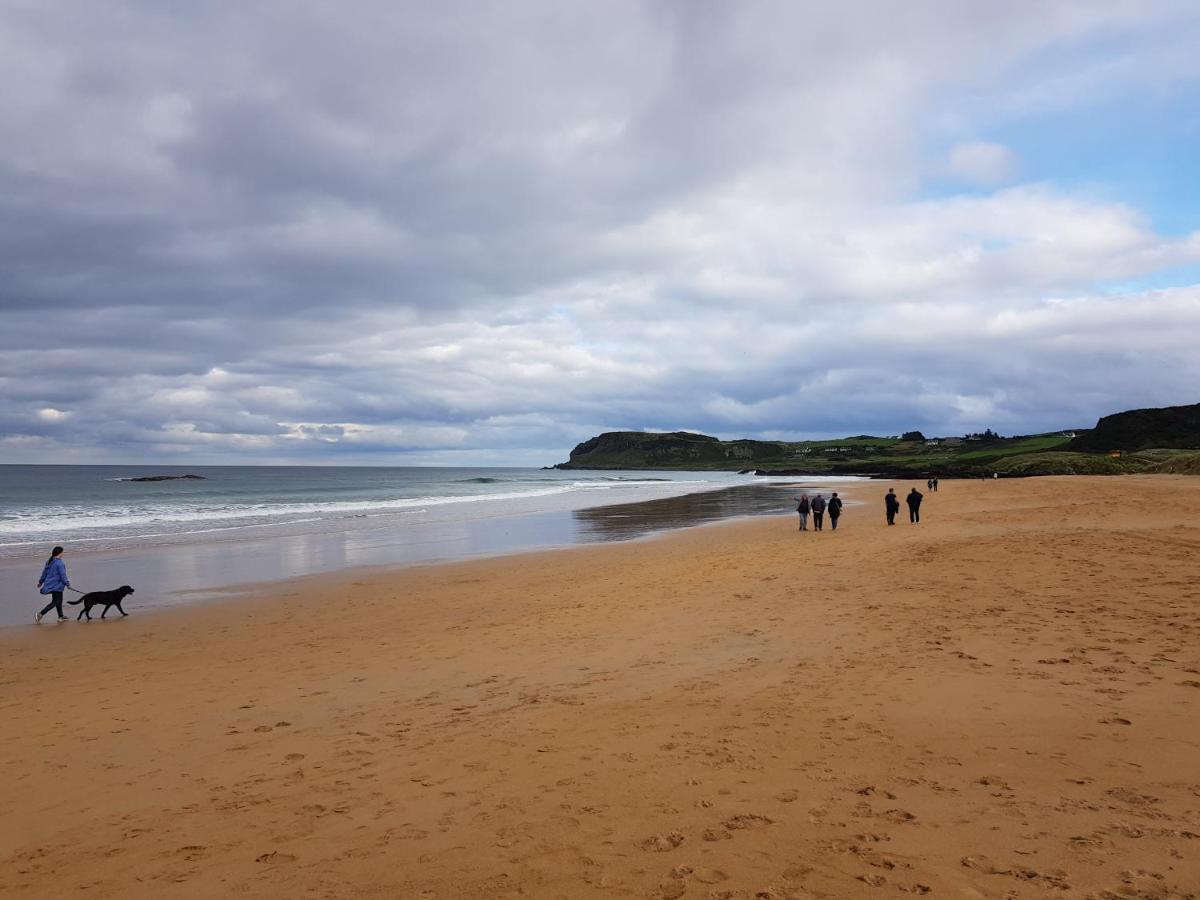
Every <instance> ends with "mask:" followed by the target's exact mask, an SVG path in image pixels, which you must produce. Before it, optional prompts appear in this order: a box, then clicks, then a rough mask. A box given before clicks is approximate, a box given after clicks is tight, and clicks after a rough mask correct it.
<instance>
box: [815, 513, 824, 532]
mask: <svg viewBox="0 0 1200 900" xmlns="http://www.w3.org/2000/svg"><path fill="white" fill-rule="evenodd" d="M824 521H825V513H824V512H823V511H822V512H817V511H815V510H814V511H813V528H815V529H816V530H817V531H820V530H821V523H822V522H824Z"/></svg>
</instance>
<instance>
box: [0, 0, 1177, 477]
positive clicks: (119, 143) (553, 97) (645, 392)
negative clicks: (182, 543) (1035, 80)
mask: <svg viewBox="0 0 1200 900" xmlns="http://www.w3.org/2000/svg"><path fill="white" fill-rule="evenodd" d="M118 7H119V13H120V14H119V15H117V14H114V12H113V11H112V9H111V8H102V7H99V6H97V5H95V4H89V3H82V2H80V3H75V4H54V5H52V6H47V5H44V4H32V3H28V4H16V5H10V7H9V8H7V9H6V11H5V12H4V13H0V77H3V78H5V80H6V81H7V82H8V83H10V84H24V85H29V87H28V89H27V90H26V92H25V93H23V94H17V93H10V94H8V95H5V98H4V99H3V100H0V122H4V123H6V124H5V126H4V127H5V131H6V133H5V134H4V135H3V137H4V138H5V140H4V141H3V142H0V274H2V276H3V277H0V316H2V317H3V329H0V350H2V351H3V355H2V356H0V386H2V387H3V390H4V399H3V402H2V403H0V439H3V438H5V437H11V438H18V437H19V438H20V440H19V441H10V442H9V443H8V444H0V459H4V458H6V456H5V454H9V456H8V457H7V458H13V459H16V458H17V454H19V453H24V452H28V451H27V450H25V449H13V448H18V447H26V448H27V447H28V446H31V445H30V444H28V441H30V440H32V441H48V442H51V443H50V444H49V446H50V451H48V452H51V453H61V454H64V458H67V457H66V456H65V454H73V455H72V456H71V457H70V458H73V459H78V458H80V456H81V455H83V454H87V453H89V452H90V453H92V454H94V455H96V456H105V458H108V459H112V458H142V457H144V456H147V455H153V454H155V453H170V454H182V455H184V456H187V455H188V454H192V455H193V456H192V457H191V458H201V457H203V458H212V459H227V460H228V459H250V460H279V459H287V458H297V459H301V458H303V459H311V458H316V457H320V458H330V457H336V458H346V459H368V460H380V459H383V460H388V459H392V460H400V461H402V460H405V459H420V460H422V461H425V462H429V461H436V460H437V459H439V458H441V459H457V458H464V456H465V455H471V454H474V458H475V459H483V458H488V455H489V454H491V457H490V458H492V459H494V460H495V461H498V462H503V461H506V460H520V461H523V462H529V461H534V460H532V459H531V458H530V454H533V453H544V452H545V450H546V448H551V449H553V448H561V449H560V450H558V451H557V452H554V453H553V454H552V458H550V459H546V458H544V457H543V458H541V459H538V460H537V461H538V462H552V461H556V459H557V458H561V457H563V456H564V455H565V452H566V450H568V449H569V448H570V446H572V445H573V444H574V443H576V442H577V441H579V440H582V439H584V438H586V437H588V436H590V434H591V433H592V432H593V431H596V430H600V429H602V428H606V427H649V428H667V429H670V428H678V427H691V428H698V429H700V430H704V431H708V432H710V433H717V434H722V435H725V436H737V435H740V434H750V435H753V434H767V433H780V434H789V435H792V436H798V435H799V434H804V433H824V434H838V433H845V432H849V431H853V432H862V431H880V430H889V429H890V430H896V429H899V428H901V427H908V426H910V425H911V426H914V427H923V428H929V429H933V430H937V429H953V430H968V429H970V428H976V427H985V426H992V427H1001V428H1009V427H1011V428H1012V429H1020V430H1032V429H1034V428H1037V427H1043V426H1044V427H1054V426H1055V425H1059V424H1071V425H1078V424H1081V423H1082V422H1086V421H1087V420H1089V419H1091V418H1094V417H1095V416H1096V415H1098V414H1101V413H1104V412H1109V411H1112V409H1114V408H1117V407H1120V406H1128V405H1136V404H1140V403H1154V402H1184V401H1187V400H1189V399H1191V398H1190V396H1189V395H1188V391H1189V390H1190V389H1191V386H1194V385H1195V384H1196V383H1197V382H1196V380H1195V375H1196V374H1197V373H1196V371H1195V364H1194V363H1190V362H1189V360H1190V358H1191V357H1190V356H1189V354H1190V348H1189V347H1187V346H1184V345H1181V344H1179V343H1178V341H1177V340H1176V338H1175V335H1177V334H1180V333H1187V332H1188V331H1189V330H1194V328H1195V326H1196V325H1197V324H1198V323H1200V313H1198V312H1197V308H1196V302H1195V299H1194V297H1193V296H1192V295H1191V294H1187V293H1186V292H1185V293H1183V294H1177V295H1174V296H1173V297H1170V298H1166V299H1163V298H1156V297H1155V296H1153V295H1149V294H1146V295H1141V294H1138V293H1137V292H1136V291H1134V292H1132V293H1131V295H1130V296H1129V298H1128V299H1127V300H1126V301H1124V304H1125V306H1126V307H1128V308H1129V309H1135V310H1137V316H1131V315H1127V314H1123V313H1122V312H1121V307H1122V301H1114V300H1110V299H1105V297H1104V295H1105V294H1106V293H1108V291H1109V287H1110V285H1111V283H1112V282H1114V281H1118V280H1127V279H1137V278H1139V277H1143V276H1148V275H1153V274H1154V273H1156V272H1160V271H1162V270H1164V269H1165V268H1168V267H1170V266H1173V265H1185V264H1188V263H1189V262H1194V261H1195V260H1197V259H1200V246H1198V245H1197V241H1198V240H1200V239H1198V238H1196V237H1194V236H1193V237H1192V238H1190V239H1188V238H1183V239H1180V238H1169V237H1164V236H1161V235H1158V234H1155V233H1154V230H1153V228H1152V227H1151V226H1150V225H1148V224H1146V222H1145V221H1144V218H1143V217H1142V216H1140V215H1139V214H1138V212H1137V210H1133V209H1128V208H1126V207H1123V206H1121V205H1120V204H1116V203H1106V202H1102V201H1100V200H1096V199H1094V198H1078V197H1073V196H1071V195H1069V194H1067V193H1065V192H1063V191H1062V190H1060V189H1058V188H1056V187H1055V186H1053V185H1042V186H1035V187H1030V186H1017V187H1015V188H1011V189H1009V190H1007V191H1000V192H998V193H994V194H988V195H985V196H983V197H979V198H969V199H956V198H933V199H921V194H920V190H921V177H922V173H923V172H927V171H928V170H929V167H930V164H929V162H928V161H926V160H923V159H922V153H923V147H924V145H925V144H926V143H927V142H928V141H929V138H930V135H929V133H928V131H927V128H926V126H925V125H923V123H925V122H926V121H931V120H936V119H937V116H938V114H939V111H941V112H946V114H947V115H950V114H951V113H953V114H954V115H956V116H958V117H959V118H960V119H961V120H962V121H966V122H969V121H972V120H974V119H978V118H980V117H983V116H985V114H983V113H980V112H979V111H978V110H974V109H972V110H971V111H970V115H967V114H964V113H963V111H962V109H961V107H960V106H959V103H960V99H959V98H960V97H961V95H963V94H964V93H967V94H969V93H971V92H973V91H974V92H979V94H980V96H986V97H991V98H996V97H999V98H1004V97H1007V96H1009V94H1010V93H1012V92H1014V91H1015V92H1017V93H1019V91H1020V90H1021V88H1022V80H1021V78H1020V77H1019V71H1018V72H1017V73H1016V75H1014V74H1013V73H1014V69H1015V67H1017V66H1019V65H1020V64H1021V63H1022V62H1025V61H1027V60H1028V59H1030V57H1031V56H1036V57H1037V59H1038V63H1039V66H1040V67H1041V68H1043V69H1046V70H1048V71H1050V72H1053V73H1056V74H1058V75H1060V76H1062V77H1061V78H1058V79H1057V80H1055V84H1056V86H1057V87H1056V89H1057V90H1058V91H1059V92H1060V95H1061V96H1062V97H1065V98H1067V99H1066V100H1063V101H1062V102H1064V103H1069V99H1070V98H1069V95H1070V92H1071V90H1072V88H1071V84H1072V82H1071V80H1070V78H1069V77H1068V76H1070V75H1071V73H1072V72H1073V71H1076V70H1078V69H1079V68H1081V67H1082V63H1077V62H1075V63H1073V62H1072V59H1071V58H1067V59H1066V60H1065V61H1059V62H1057V63H1056V62H1055V60H1054V59H1047V58H1046V57H1047V55H1050V56H1052V55H1053V54H1052V53H1050V49H1051V48H1054V47H1063V46H1066V47H1070V48H1072V52H1073V53H1075V54H1082V55H1086V54H1085V51H1086V49H1087V47H1088V46H1089V45H1090V43H1091V42H1095V41H1097V40H1100V39H1104V40H1108V41H1119V40H1120V37H1121V36H1122V35H1124V34H1134V35H1135V36H1136V37H1137V38H1138V40H1137V41H1130V42H1129V46H1128V47H1126V48H1125V50H1126V54H1127V56H1128V57H1129V58H1130V59H1135V60H1139V61H1141V62H1142V63H1144V64H1145V65H1146V67H1147V68H1148V69H1153V68H1154V65H1153V63H1154V49H1153V48H1154V46H1155V44H1154V39H1155V38H1156V36H1158V35H1160V34H1162V33H1164V32H1165V31H1167V30H1169V29H1170V28H1172V27H1175V28H1176V29H1177V30H1178V31H1180V32H1183V31H1187V30H1188V29H1190V28H1194V27H1195V25H1196V22H1195V16H1194V15H1193V14H1191V13H1189V10H1188V8H1187V7H1186V6H1181V5H1179V4H1175V3H1165V2H1164V3H1156V4H1139V5H1137V6H1136V7H1134V6H1132V5H1130V4H1126V3H1120V2H1112V3H1088V4H1080V3H1069V2H1064V3H1057V4H1052V5H1051V6H1050V7H1049V8H1047V7H1046V5H1045V4H1040V3H1019V4H1009V5H1005V6H1003V7H1000V6H986V7H985V6H980V5H979V4H974V5H973V4H962V3H956V2H950V0H945V2H926V3H918V4H915V5H914V4H909V5H907V6H905V7H903V8H901V7H896V6H895V5H893V4H871V3H867V4H850V5H849V6H845V7H814V6H813V5H811V4H808V5H796V4H791V3H774V4H772V3H768V4H761V5H754V6H749V7H748V6H737V5H728V4H718V3H691V2H687V3H684V2H658V3H655V2H623V3H614V4H602V5H596V4H587V3H566V4H563V3H550V2H544V3H514V4H503V5H501V6H492V5H486V4H479V5H474V6H470V5H469V6H466V7H463V6H454V7H447V8H445V9H442V8H438V9H434V8H433V7H429V6H428V5H415V4H390V3H388V4H385V3H352V4H349V5H347V6H344V7H339V8H337V9H336V10H335V9H334V8H333V7H325V6H321V5H319V4H301V5H296V4H282V3H265V4H254V5H248V6H247V5H243V6H237V7H230V6H227V5H222V4H203V3H201V4H191V5H188V6H186V7H180V8H173V7H172V8H168V7H164V6H162V5H160V4H147V3H132V2H130V3H124V4H119V5H118ZM4 51H8V52H4ZM1171 65H1172V68H1171V69H1170V71H1169V73H1168V74H1166V75H1163V76H1162V77H1168V78H1175V79H1181V78H1187V77H1191V76H1190V75H1189V74H1188V72H1187V70H1186V69H1180V68H1179V66H1178V61H1177V60H1176V61H1175V62H1173V63H1172V64H1171ZM1056 66H1057V68H1056ZM1126 70H1128V66H1125V67H1124V68H1123V69H1122V71H1126ZM1087 75H1088V77H1087V79H1086V82H1087V86H1086V90H1085V89H1084V88H1079V90H1080V91H1082V92H1083V93H1084V94H1085V95H1086V96H1085V100H1086V97H1092V96H1094V95H1095V85H1096V84H1097V79H1098V78H1099V79H1101V80H1102V73H1100V74H1098V73H1097V72H1095V71H1092V70H1091V69H1089V71H1088V73H1087ZM946 98H948V99H946ZM942 104H944V106H942ZM1016 106H1019V103H1017V101H1015V100H1014V101H1012V102H1011V103H1009V104H1008V105H1007V106H1005V111H1004V112H1003V113H1002V114H1003V115H1010V114H1012V109H1013V108H1015V107H1016ZM947 111H948V112H947ZM983 125H986V122H984V123H982V125H980V126H979V127H980V128H981V130H982V127H983ZM937 137H938V138H939V139H941V138H943V137H944V135H943V134H938V135H937ZM954 139H955V140H959V139H964V140H979V139H981V135H980V134H975V133H970V134H966V135H955V136H954ZM1015 149H1016V150H1017V152H1019V148H1015ZM1039 229H1040V231H1039ZM1030 234H1036V235H1037V238H1038V239H1037V240H1025V238H1026V237H1028V236H1029V235H1030ZM1039 241H1040V242H1039ZM1052 296H1065V297H1068V298H1072V297H1073V298H1080V299H1079V304H1078V305H1077V306H1074V307H1061V306H1055V305H1053V304H1051V303H1050V300H1051V297H1052ZM1139 317H1140V318H1139ZM1168 369H1170V370H1171V371H1174V372H1176V373H1177V375H1179V377H1177V378H1176V379H1175V380H1174V381H1173V382H1168V381H1167V380H1165V379H1164V378H1163V377H1162V372H1163V371H1166V370H1168ZM1100 372H1108V373H1115V374H1119V375H1120V378H1119V379H1118V378H1113V379H1111V381H1109V382H1108V383H1107V384H1104V385H1103V386H1098V381H1097V375H1098V373H1100ZM1189 379H1190V380H1189ZM45 407H52V408H54V409H61V410H64V411H65V412H66V413H68V416H67V417H66V418H65V419H63V420H61V421H57V422H56V421H50V420H48V419H47V418H46V417H45V416H39V414H38V410H39V409H42V408H45ZM1063 418H1066V419H1068V420H1069V421H1068V422H1063V421H1061V420H1062V419H1063ZM89 442H90V443H89ZM45 446H46V445H43V444H39V445H38V447H39V449H38V450H37V451H36V455H37V457H38V458H41V457H42V456H44V454H45V453H46V452H47V451H46V450H45ZM439 453H443V454H445V455H444V456H442V457H439V456H438V454H439ZM122 454H125V457H122Z"/></svg>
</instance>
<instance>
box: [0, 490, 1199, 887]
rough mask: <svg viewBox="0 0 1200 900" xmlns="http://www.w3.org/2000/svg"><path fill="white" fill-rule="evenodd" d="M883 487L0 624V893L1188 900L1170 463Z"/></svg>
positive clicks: (1195, 546)
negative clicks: (752, 511) (202, 600)
mask: <svg viewBox="0 0 1200 900" xmlns="http://www.w3.org/2000/svg"><path fill="white" fill-rule="evenodd" d="M907 487H908V486H907V485H901V486H900V492H901V493H903V492H904V491H905V490H906V489H907ZM883 490H884V487H883V486H882V485H874V484H872V485H869V486H866V487H863V488H860V489H859V494H860V496H862V497H863V498H864V499H869V500H870V505H869V506H866V507H856V508H852V509H849V510H848V512H847V515H846V516H845V517H844V519H843V525H842V528H841V529H840V530H839V531H838V532H837V533H836V534H835V533H831V532H829V531H828V530H827V531H826V532H825V533H822V534H814V533H808V534H797V533H796V531H795V517H791V518H782V517H781V518H771V519H764V520H754V521H748V522H737V523H731V524H726V525H721V526H715V527H708V528H700V529H693V530H690V531H687V532H683V533H677V534H672V535H670V536H667V537H665V538H660V539H655V540H651V541H644V542H639V543H635V544H625V545H610V546H600V547H590V548H583V549H576V550H567V551H557V552H550V553H542V554H533V555H526V556H519V557H511V558H507V559H500V560H491V561H483V562H469V563H457V564H453V565H443V566H430V567H422V568H416V569H410V570H403V571H394V572H374V573H370V574H368V575H365V576H363V575H361V574H359V575H342V576H337V577H322V578H317V579H307V580H304V581H302V582H295V583H289V584H287V585H282V586H279V587H278V588H276V589H274V590H272V591H268V592H267V596H264V597H263V598H261V599H258V600H251V601H239V602H236V603H234V602H228V603H219V604H213V605H208V606H205V607H202V608H194V609H188V610H181V611H175V612H168V613H162V614H157V615H140V616H139V615H137V610H136V604H134V605H133V607H134V615H133V616H131V617H130V618H128V619H124V620H120V621H115V622H114V621H109V622H105V623H102V624H101V623H93V624H91V625H86V626H85V625H76V624H73V623H72V624H70V625H63V626H47V625H43V626H40V627H38V628H34V627H33V626H32V625H31V626H29V627H26V628H20V629H9V630H8V633H7V634H4V635H3V637H0V648H2V651H3V654H4V657H3V658H4V665H3V672H2V674H0V682H2V683H0V723H3V724H2V728H3V731H2V734H3V739H2V743H0V785H2V787H0V821H2V825H0V829H2V830H0V863H2V864H0V895H3V896H4V897H56V898H57V897H120V898H127V897H155V898H157V897H197V898H211V897H225V896H235V895H240V896H247V897H352V896H354V897H416V898H435V897H436V898H473V897H510V896H522V897H568V898H576V897H584V898H587V897H626V896H629V897H663V898H673V897H688V898H722V897H746V898H783V897H884V896H896V895H899V896H906V895H912V894H932V895H936V896H943V897H1044V896H1053V897H1112V898H1115V897H1144V898H1160V897H1161V898H1166V897H1198V896H1200V753H1198V752H1197V751H1198V749H1200V746H1198V745H1200V716H1198V715H1197V713H1198V712H1200V579H1198V564H1197V558H1198V557H1197V551H1200V527H1198V525H1197V518H1196V510H1197V509H1200V479H1195V478H1193V479H1188V478H1185V477H1166V476H1164V477H1130V478H1109V479H1086V478H1069V479H1065V478H1064V479H1060V478H1044V479H1028V480H1021V481H1001V482H954V481H944V482H943V483H942V490H941V491H940V492H939V493H937V494H931V495H928V496H927V500H926V504H925V508H924V514H925V515H924V518H925V521H924V522H923V523H922V524H921V525H919V526H911V525H909V524H908V523H907V522H904V523H902V524H898V525H897V526H896V527H894V528H887V527H886V526H885V525H884V523H883V509H882V502H881V500H880V499H879V498H880V497H881V496H882V493H883ZM135 599H136V598H135Z"/></svg>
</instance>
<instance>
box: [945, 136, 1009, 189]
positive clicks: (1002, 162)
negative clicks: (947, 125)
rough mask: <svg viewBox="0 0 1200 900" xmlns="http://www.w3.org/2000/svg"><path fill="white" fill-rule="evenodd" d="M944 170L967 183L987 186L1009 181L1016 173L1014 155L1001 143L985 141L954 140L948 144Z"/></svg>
mask: <svg viewBox="0 0 1200 900" xmlns="http://www.w3.org/2000/svg"><path fill="white" fill-rule="evenodd" d="M946 171H947V172H948V173H949V174H950V176H951V177H953V178H957V179H959V180H961V181H965V182H966V183H968V184H973V185H982V186H985V187H990V186H991V185H996V184H1002V183H1004V182H1006V181H1010V180H1011V179H1012V178H1013V176H1015V175H1016V174H1017V156H1016V154H1015V153H1013V151H1012V150H1010V149H1009V148H1008V147H1006V146H1004V145H1003V144H995V143H990V142H988V141H970V142H967V143H963V144H955V145H954V146H953V147H951V148H950V153H949V156H948V158H947V160H946Z"/></svg>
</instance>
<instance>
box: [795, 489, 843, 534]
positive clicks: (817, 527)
mask: <svg viewBox="0 0 1200 900" xmlns="http://www.w3.org/2000/svg"><path fill="white" fill-rule="evenodd" d="M792 499H793V500H795V501H796V504H797V505H796V512H797V514H798V515H799V516H800V530H801V531H808V517H809V515H810V514H811V515H812V519H813V531H822V530H823V529H824V525H825V513H829V527H830V529H831V530H833V531H837V523H838V519H840V518H841V516H842V498H841V497H839V496H838V495H837V491H834V492H833V496H832V497H830V498H829V499H828V500H826V499H825V498H824V497H823V496H821V495H820V494H817V496H815V497H813V498H812V499H811V500H809V499H808V494H801V495H800V496H799V497H793V498H792Z"/></svg>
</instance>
